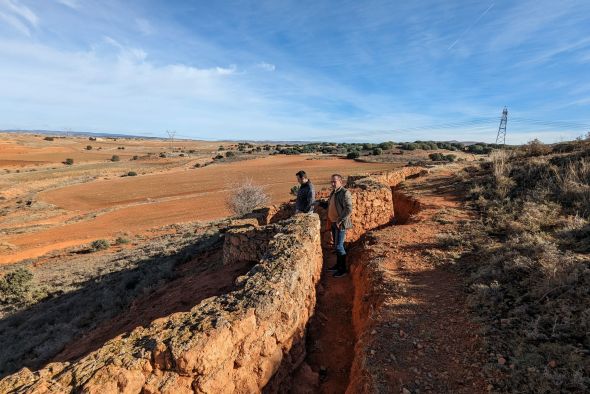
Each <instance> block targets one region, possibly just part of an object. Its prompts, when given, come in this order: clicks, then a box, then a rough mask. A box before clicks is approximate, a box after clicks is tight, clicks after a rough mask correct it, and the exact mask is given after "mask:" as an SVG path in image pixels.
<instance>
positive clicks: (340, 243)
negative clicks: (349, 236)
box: [332, 223, 346, 256]
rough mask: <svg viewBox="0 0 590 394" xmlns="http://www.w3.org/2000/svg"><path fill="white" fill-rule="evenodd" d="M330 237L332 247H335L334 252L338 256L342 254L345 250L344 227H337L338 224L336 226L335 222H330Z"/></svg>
mask: <svg viewBox="0 0 590 394" xmlns="http://www.w3.org/2000/svg"><path fill="white" fill-rule="evenodd" d="M332 237H333V239H334V249H336V253H338V254H339V255H340V256H344V255H345V254H346V250H344V239H345V238H346V229H345V228H340V229H339V228H338V226H336V223H332Z"/></svg>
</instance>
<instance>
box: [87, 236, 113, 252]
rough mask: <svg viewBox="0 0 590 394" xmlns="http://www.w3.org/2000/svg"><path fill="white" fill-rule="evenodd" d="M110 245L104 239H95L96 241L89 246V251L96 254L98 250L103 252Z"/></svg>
mask: <svg viewBox="0 0 590 394" xmlns="http://www.w3.org/2000/svg"><path fill="white" fill-rule="evenodd" d="M110 246H111V244H110V243H109V241H107V240H106V239H97V240H96V241H92V243H91V244H90V249H92V251H94V252H97V251H99V250H105V249H108V248H110Z"/></svg>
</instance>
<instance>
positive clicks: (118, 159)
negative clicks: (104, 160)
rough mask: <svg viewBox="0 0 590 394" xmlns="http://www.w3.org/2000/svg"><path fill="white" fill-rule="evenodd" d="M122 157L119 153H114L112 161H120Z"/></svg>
mask: <svg viewBox="0 0 590 394" xmlns="http://www.w3.org/2000/svg"><path fill="white" fill-rule="evenodd" d="M120 160H121V158H120V157H119V156H117V155H113V157H111V161H120Z"/></svg>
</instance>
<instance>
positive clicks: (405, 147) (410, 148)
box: [400, 142, 418, 150]
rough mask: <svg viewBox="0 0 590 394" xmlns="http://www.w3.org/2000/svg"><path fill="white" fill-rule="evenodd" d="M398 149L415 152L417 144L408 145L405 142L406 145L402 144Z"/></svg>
mask: <svg viewBox="0 0 590 394" xmlns="http://www.w3.org/2000/svg"><path fill="white" fill-rule="evenodd" d="M400 148H401V149H403V150H416V149H418V145H417V144H414V143H408V142H406V143H404V144H402V145H401V146H400Z"/></svg>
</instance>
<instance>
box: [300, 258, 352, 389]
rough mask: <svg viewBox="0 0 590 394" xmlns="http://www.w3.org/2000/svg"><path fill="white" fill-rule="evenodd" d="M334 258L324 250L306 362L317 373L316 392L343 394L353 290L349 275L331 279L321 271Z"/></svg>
mask: <svg viewBox="0 0 590 394" xmlns="http://www.w3.org/2000/svg"><path fill="white" fill-rule="evenodd" d="M335 261H336V256H335V255H334V254H332V253H331V250H330V249H328V250H324V271H323V272H322V278H321V281H320V287H319V289H318V298H317V308H316V312H315V315H314V317H313V318H312V320H311V322H310V324H309V331H308V339H307V359H306V362H307V363H308V364H309V365H310V367H311V368H312V370H314V371H316V372H318V373H319V377H320V388H319V392H320V393H324V394H338V393H343V392H344V391H345V390H346V387H347V386H348V381H349V373H350V366H351V364H352V358H353V355H354V341H355V338H354V330H353V329H352V297H353V294H354V292H353V288H352V281H351V280H350V276H346V277H343V278H333V277H332V273H331V272H327V271H325V269H327V268H329V267H331V266H333V265H334V264H335Z"/></svg>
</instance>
